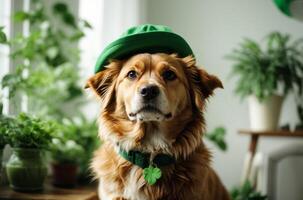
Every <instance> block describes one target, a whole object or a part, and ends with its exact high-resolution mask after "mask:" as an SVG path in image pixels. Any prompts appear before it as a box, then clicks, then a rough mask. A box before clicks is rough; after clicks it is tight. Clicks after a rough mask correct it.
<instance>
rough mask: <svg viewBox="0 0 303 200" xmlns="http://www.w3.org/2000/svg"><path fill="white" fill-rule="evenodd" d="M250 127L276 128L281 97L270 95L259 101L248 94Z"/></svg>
mask: <svg viewBox="0 0 303 200" xmlns="http://www.w3.org/2000/svg"><path fill="white" fill-rule="evenodd" d="M248 102H249V116H250V128H251V130H253V131H271V130H276V129H278V123H279V119H280V112H281V107H282V103H283V97H282V96H278V95H272V96H270V97H268V98H267V99H265V100H264V101H262V102H260V101H259V100H258V99H257V97H255V96H249V98H248Z"/></svg>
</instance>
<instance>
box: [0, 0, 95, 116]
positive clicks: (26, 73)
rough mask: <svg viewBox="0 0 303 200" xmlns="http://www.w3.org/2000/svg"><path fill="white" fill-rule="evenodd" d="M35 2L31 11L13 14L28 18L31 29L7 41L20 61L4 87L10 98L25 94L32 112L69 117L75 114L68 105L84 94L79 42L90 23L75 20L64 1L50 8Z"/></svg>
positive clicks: (19, 19)
mask: <svg viewBox="0 0 303 200" xmlns="http://www.w3.org/2000/svg"><path fill="white" fill-rule="evenodd" d="M32 2H33V6H32V7H33V8H32V9H31V10H30V11H29V12H24V11H20V12H17V13H15V15H14V19H15V21H16V22H25V21H28V22H29V23H30V30H31V31H30V34H29V35H28V36H17V37H15V38H14V39H12V40H11V41H9V42H8V43H9V44H10V45H11V46H12V47H14V48H15V49H16V50H15V51H14V52H13V53H12V58H13V59H18V60H20V61H21V62H20V64H19V65H18V66H16V70H15V71H14V72H11V73H9V74H7V75H6V76H4V78H3V79H2V87H8V88H9V90H10V97H14V96H15V95H16V93H24V94H26V95H27V96H28V98H29V102H31V104H30V106H31V107H30V110H31V112H33V113H36V114H39V115H47V116H51V117H55V118H57V119H62V118H63V117H70V116H71V115H72V114H73V113H69V112H65V110H64V107H65V105H66V104H69V103H71V102H73V103H75V100H76V99H78V97H80V96H81V95H82V90H81V86H79V85H78V82H79V72H78V67H77V65H78V62H79V52H80V51H79V49H78V48H77V42H78V41H79V40H80V39H81V38H82V37H83V36H84V32H83V31H84V29H85V28H90V25H89V24H88V22H86V21H84V20H81V19H76V18H75V17H74V16H73V14H72V13H71V12H70V10H69V8H68V7H67V5H66V4H64V3H60V2H54V3H53V5H52V10H51V11H48V10H46V8H45V7H44V6H43V4H42V2H41V1H40V0H36V1H32ZM1 30H2V29H1ZM1 30H0V31H1ZM0 35H1V34H0ZM50 97H51V98H50ZM77 103H79V104H80V103H82V102H81V101H77ZM74 107H76V108H78V107H79V105H77V104H76V105H75V106H74ZM75 112H76V111H75Z"/></svg>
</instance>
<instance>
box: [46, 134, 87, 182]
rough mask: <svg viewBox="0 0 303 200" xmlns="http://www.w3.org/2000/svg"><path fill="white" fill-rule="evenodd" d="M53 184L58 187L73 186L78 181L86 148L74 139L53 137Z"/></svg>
mask: <svg viewBox="0 0 303 200" xmlns="http://www.w3.org/2000/svg"><path fill="white" fill-rule="evenodd" d="M51 155H52V159H53V162H52V166H51V167H52V174H53V184H54V185H55V186H58V187H73V186H75V185H76V183H77V174H78V165H79V162H80V161H81V158H82V157H83V156H85V155H84V149H83V148H82V146H80V145H79V144H77V143H76V142H75V141H74V140H70V139H68V138H66V136H64V135H62V137H58V138H53V139H52V144H51Z"/></svg>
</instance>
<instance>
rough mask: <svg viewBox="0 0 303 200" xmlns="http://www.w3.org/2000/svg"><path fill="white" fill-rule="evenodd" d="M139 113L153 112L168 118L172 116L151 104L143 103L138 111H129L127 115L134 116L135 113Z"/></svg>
mask: <svg viewBox="0 0 303 200" xmlns="http://www.w3.org/2000/svg"><path fill="white" fill-rule="evenodd" d="M140 113H154V114H158V115H162V116H163V117H164V118H165V119H169V118H171V117H172V114H171V113H163V112H162V111H161V110H160V109H159V108H157V107H155V106H152V105H145V106H143V107H142V108H140V109H139V110H138V111H136V112H133V113H129V116H130V117H136V115H137V114H140Z"/></svg>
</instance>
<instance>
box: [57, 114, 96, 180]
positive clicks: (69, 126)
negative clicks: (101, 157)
mask: <svg viewBox="0 0 303 200" xmlns="http://www.w3.org/2000/svg"><path fill="white" fill-rule="evenodd" d="M62 124H63V126H64V134H65V135H69V139H71V140H74V141H75V142H76V143H77V144H79V145H80V146H81V147H82V148H83V149H85V155H83V156H82V157H79V158H80V160H79V174H78V180H79V182H80V183H87V182H91V172H90V170H89V164H90V161H91V159H92V156H93V152H94V151H95V150H96V148H97V147H98V146H99V145H100V140H99V139H98V138H97V135H98V128H97V124H96V121H95V120H92V121H90V120H88V119H86V118H85V117H84V116H79V117H74V118H73V119H64V120H63V122H62Z"/></svg>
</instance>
